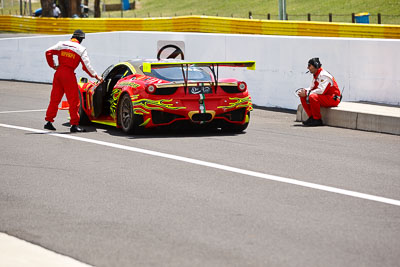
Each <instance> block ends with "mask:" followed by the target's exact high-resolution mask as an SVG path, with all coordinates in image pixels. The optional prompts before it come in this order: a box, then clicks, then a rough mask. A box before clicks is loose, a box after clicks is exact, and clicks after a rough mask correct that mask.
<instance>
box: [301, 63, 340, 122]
mask: <svg viewBox="0 0 400 267" xmlns="http://www.w3.org/2000/svg"><path fill="white" fill-rule="evenodd" d="M321 66H322V64H321V62H320V61H319V58H312V59H310V60H309V61H308V67H307V68H308V70H309V71H310V72H311V73H312V74H313V80H312V82H311V86H310V87H308V88H302V89H300V90H299V91H298V93H297V94H298V96H299V97H300V100H301V104H302V105H303V108H304V110H305V112H306V113H307V115H308V119H307V120H306V121H304V122H303V124H304V125H305V126H322V125H323V122H322V119H321V107H336V106H337V105H339V103H340V100H341V94H340V90H339V87H338V85H337V83H336V81H335V78H334V77H333V76H332V75H331V74H330V73H329V72H327V71H326V70H324V69H323V68H321Z"/></svg>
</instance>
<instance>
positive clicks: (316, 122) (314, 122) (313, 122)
mask: <svg viewBox="0 0 400 267" xmlns="http://www.w3.org/2000/svg"><path fill="white" fill-rule="evenodd" d="M323 125H324V124H323V123H322V120H321V119H319V120H316V119H314V118H312V120H311V121H310V122H309V123H308V124H305V126H307V127H316V126H323Z"/></svg>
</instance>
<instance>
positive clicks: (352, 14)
mask: <svg viewBox="0 0 400 267" xmlns="http://www.w3.org/2000/svg"><path fill="white" fill-rule="evenodd" d="M351 22H352V23H355V22H356V17H355V14H354V13H351Z"/></svg>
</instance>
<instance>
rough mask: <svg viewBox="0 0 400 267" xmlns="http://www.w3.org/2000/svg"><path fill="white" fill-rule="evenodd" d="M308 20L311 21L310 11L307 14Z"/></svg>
mask: <svg viewBox="0 0 400 267" xmlns="http://www.w3.org/2000/svg"><path fill="white" fill-rule="evenodd" d="M307 20H308V21H311V14H310V13H308V14H307Z"/></svg>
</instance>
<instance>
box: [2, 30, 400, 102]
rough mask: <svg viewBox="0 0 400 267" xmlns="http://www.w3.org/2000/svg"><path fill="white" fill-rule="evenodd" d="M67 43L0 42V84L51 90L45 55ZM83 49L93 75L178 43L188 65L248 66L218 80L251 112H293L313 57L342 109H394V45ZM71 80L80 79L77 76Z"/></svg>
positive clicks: (276, 42) (137, 42)
mask: <svg viewBox="0 0 400 267" xmlns="http://www.w3.org/2000/svg"><path fill="white" fill-rule="evenodd" d="M70 37H71V35H43V36H34V37H22V38H3V39H0V79H10V80H21V81H34V82H51V81H52V78H53V73H54V71H53V70H52V69H51V68H49V67H48V66H47V63H46V60H45V56H44V52H45V50H46V49H47V48H48V47H50V46H51V45H53V44H55V43H56V42H57V41H60V40H68V39H69V38H70ZM86 37H87V38H86V39H85V41H84V42H83V45H84V46H86V47H87V49H88V53H89V56H90V58H91V60H92V65H93V66H94V68H95V69H96V70H97V71H98V72H99V73H101V72H102V71H103V70H105V69H106V68H107V67H108V66H109V65H111V64H115V63H116V62H120V61H125V60H127V59H134V58H155V57H156V55H157V52H158V50H157V49H158V42H159V41H160V40H163V41H164V43H166V42H167V43H168V42H176V41H179V42H183V43H184V47H185V51H184V52H185V59H187V60H190V61H243V60H255V61H256V62H257V63H256V70H255V71H249V70H242V69H226V70H225V71H222V72H221V73H220V74H221V76H225V77H228V76H230V77H235V78H238V79H241V80H244V81H246V82H247V83H248V87H249V90H250V93H251V95H252V99H253V102H254V104H256V105H258V106H264V107H280V108H287V109H293V110H296V108H297V105H298V104H299V99H298V97H296V96H295V95H294V93H293V92H294V90H295V89H297V88H299V87H306V86H308V85H309V84H310V82H311V79H312V76H311V74H306V71H307V69H306V67H307V61H308V59H310V58H312V57H320V59H321V62H322V64H323V67H324V68H325V69H327V70H328V71H329V72H331V73H332V74H333V75H334V76H335V78H336V80H337V82H338V84H339V87H340V88H341V89H342V88H343V87H344V88H345V90H344V94H343V95H344V97H343V100H344V101H370V102H377V103H384V104H391V105H399V103H400V94H399V93H398V92H399V88H400V76H399V75H398V73H400V65H399V64H398V62H400V53H398V51H400V40H386V39H385V40H383V39H366V38H363V39H356V38H325V37H293V36H269V35H246V34H210V33H170V32H107V33H90V34H87V36H86ZM77 75H78V76H86V77H87V75H86V73H84V72H83V71H82V70H81V69H80V68H78V69H77Z"/></svg>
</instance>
